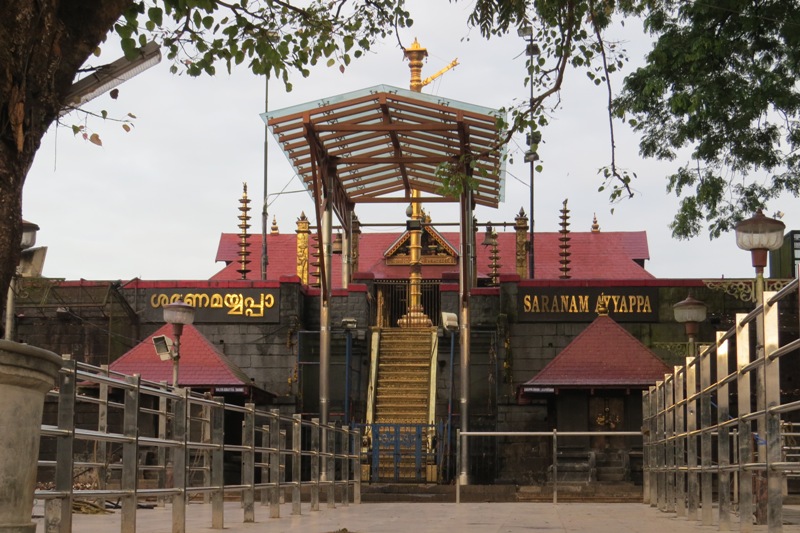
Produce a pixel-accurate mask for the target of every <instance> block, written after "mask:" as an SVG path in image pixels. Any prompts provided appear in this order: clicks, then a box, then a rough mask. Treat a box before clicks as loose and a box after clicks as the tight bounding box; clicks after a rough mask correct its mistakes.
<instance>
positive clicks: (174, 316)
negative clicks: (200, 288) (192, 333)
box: [164, 300, 194, 387]
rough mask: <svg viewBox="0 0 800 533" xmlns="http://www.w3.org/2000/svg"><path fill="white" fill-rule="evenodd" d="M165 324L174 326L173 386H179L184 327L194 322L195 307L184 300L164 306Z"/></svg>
mask: <svg viewBox="0 0 800 533" xmlns="http://www.w3.org/2000/svg"><path fill="white" fill-rule="evenodd" d="M164 322H166V323H167V324H172V334H173V335H175V356H174V357H173V358H172V386H173V387H177V386H178V361H179V360H180V358H181V335H182V334H183V326H186V325H189V324H192V323H193V322H194V307H192V306H191V305H189V304H187V303H186V302H184V301H183V300H178V301H176V302H172V303H171V304H167V305H165V306H164Z"/></svg>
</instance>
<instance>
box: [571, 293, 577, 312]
mask: <svg viewBox="0 0 800 533" xmlns="http://www.w3.org/2000/svg"><path fill="white" fill-rule="evenodd" d="M569 312H570V313H577V312H578V301H577V299H576V298H575V297H574V296H573V297H572V298H570V299H569Z"/></svg>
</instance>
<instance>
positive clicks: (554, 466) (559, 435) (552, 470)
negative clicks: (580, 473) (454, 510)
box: [455, 429, 643, 503]
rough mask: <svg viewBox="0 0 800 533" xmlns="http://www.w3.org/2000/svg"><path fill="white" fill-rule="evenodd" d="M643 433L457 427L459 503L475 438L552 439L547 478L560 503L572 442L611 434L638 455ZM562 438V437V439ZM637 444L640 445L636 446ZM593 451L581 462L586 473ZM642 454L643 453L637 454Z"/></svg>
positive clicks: (554, 495)
mask: <svg viewBox="0 0 800 533" xmlns="http://www.w3.org/2000/svg"><path fill="white" fill-rule="evenodd" d="M642 436H643V435H642V432H640V431H558V430H555V429H554V430H553V431H461V430H456V476H455V478H456V479H455V481H456V503H461V486H462V485H465V484H467V483H468V478H469V477H470V476H469V473H468V472H467V471H466V468H465V467H464V463H463V456H462V453H463V452H462V451H463V450H464V449H465V448H466V447H467V446H468V445H469V444H468V443H469V439H470V438H475V437H484V438H487V437H488V438H498V439H499V438H513V439H517V440H521V439H525V440H527V439H530V440H532V441H536V440H549V441H550V444H549V445H550V449H551V451H552V454H551V455H552V462H551V464H550V467H549V468H548V480H549V483H550V485H551V488H552V490H553V503H558V486H559V465H560V464H561V463H562V461H560V459H561V460H563V459H564V458H563V457H562V452H563V451H564V450H565V448H573V446H572V444H571V443H570V440H571V439H574V438H585V437H612V438H624V439H627V440H629V441H630V444H631V445H630V446H628V447H627V450H628V458H629V459H630V457H631V456H636V455H637V452H636V451H635V450H636V449H637V448H639V449H641V445H642ZM559 439H560V440H559ZM637 445H638V446H637ZM593 454H594V452H593V451H592V450H589V449H587V450H586V451H585V455H586V457H585V459H586V464H585V465H582V468H583V467H585V470H586V471H587V476H591V475H592V474H591V472H592V469H593V466H592V463H593ZM638 455H640V454H638ZM589 481H591V480H590V479H588V478H587V479H585V480H584V482H589Z"/></svg>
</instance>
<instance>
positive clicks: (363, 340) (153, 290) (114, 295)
mask: <svg viewBox="0 0 800 533" xmlns="http://www.w3.org/2000/svg"><path fill="white" fill-rule="evenodd" d="M426 54H427V52H426V51H425V50H424V49H423V48H421V47H419V45H418V43H415V46H412V47H411V48H410V49H408V50H406V57H407V59H408V60H409V65H410V66H411V72H412V83H411V88H412V90H410V91H409V90H406V89H399V88H396V87H390V86H385V85H380V86H375V87H370V88H366V89H363V90H361V91H354V92H352V93H348V94H345V95H338V96H335V97H331V98H326V99H324V100H320V101H315V102H308V103H306V104H302V105H298V106H295V107H292V108H287V109H283V110H276V111H272V112H270V113H268V114H265V116H264V119H265V120H266V121H267V123H268V125H269V127H270V129H271V131H272V133H273V135H275V136H276V138H278V140H279V142H280V143H281V147H282V149H283V151H284V153H285V154H286V156H287V157H288V158H289V160H290V161H291V163H292V165H293V167H294V171H295V173H296V174H297V176H298V178H299V179H300V181H301V182H302V184H303V186H304V187H305V188H306V189H307V190H308V191H309V193H310V194H311V196H312V199H313V206H314V207H313V209H314V212H313V213H302V212H301V213H297V214H296V220H294V221H278V220H276V219H273V221H272V225H271V227H270V228H269V230H265V231H264V232H263V234H257V233H253V232H251V231H250V214H249V212H250V206H249V204H250V200H249V198H248V196H247V189H246V186H245V189H244V191H243V195H242V197H241V199H240V200H239V206H238V215H235V216H236V219H238V227H239V231H238V232H236V233H223V234H222V236H221V238H220V241H219V246H218V249H217V254H216V258H215V259H216V261H217V262H218V263H220V270H219V271H218V272H217V273H216V274H215V275H214V276H212V277H211V279H209V280H179V281H158V280H142V279H133V280H122V281H113V282H109V281H98V280H95V281H88V280H61V279H48V278H43V277H41V276H32V277H26V278H23V279H22V280H21V282H20V289H19V290H18V294H17V298H16V307H15V312H14V316H13V317H11V318H12V321H13V323H14V325H15V326H16V333H15V336H16V339H15V340H18V341H22V342H28V343H30V344H33V345H35V346H39V347H41V348H45V349H48V350H52V351H54V352H56V353H61V354H71V355H72V357H73V358H75V359H78V360H80V361H83V362H86V363H89V364H93V365H110V367H111V368H112V369H114V370H124V371H125V372H137V373H140V374H143V375H145V374H146V373H147V374H146V375H147V376H149V378H148V379H152V380H159V381H166V380H168V376H169V372H170V363H169V361H160V360H158V358H157V353H156V346H155V344H154V340H155V339H156V338H158V337H169V336H170V330H169V328H167V327H166V326H165V318H164V308H165V306H168V305H170V304H174V303H176V302H178V301H181V302H183V303H184V304H185V305H187V306H189V307H191V308H193V310H194V318H193V324H192V325H191V326H188V327H187V331H186V335H187V339H189V340H187V342H186V343H185V344H184V346H183V348H182V350H181V354H180V361H181V365H183V367H185V369H186V372H187V373H186V374H184V375H183V377H182V378H181V374H178V375H177V379H174V381H176V382H177V384H179V385H187V386H192V387H197V388H199V389H202V390H203V391H208V392H209V393H212V394H223V395H224V396H225V398H226V401H229V402H239V403H244V402H245V401H255V402H257V403H259V404H260V405H270V406H272V407H275V408H279V409H281V410H282V411H283V412H285V413H287V414H288V413H293V414H295V413H299V414H302V415H303V416H304V417H315V418H319V419H320V421H321V422H322V423H326V422H334V423H342V424H347V425H357V426H360V427H361V428H362V434H363V436H364V440H363V447H364V452H365V458H366V461H365V462H364V463H363V464H362V471H361V475H362V478H363V479H365V480H369V481H394V482H414V483H420V482H427V483H450V482H451V481H452V480H453V479H454V478H455V477H456V476H457V475H459V476H465V477H468V478H469V479H470V480H471V481H472V482H474V483H509V484H512V483H513V484H518V485H530V484H536V483H546V482H547V481H548V479H550V478H549V477H548V476H549V475H550V473H549V471H548V465H551V464H552V463H553V461H552V459H553V458H552V448H551V446H550V445H549V442H550V441H549V439H543V440H542V441H541V442H540V443H537V444H535V445H533V447H532V446H531V443H530V441H529V440H524V439H517V438H514V437H504V438H500V439H497V438H494V439H490V438H476V439H474V440H471V441H470V445H469V447H462V449H461V453H462V457H461V458H462V461H461V465H462V468H463V470H462V471H461V472H456V471H455V466H454V465H455V464H456V463H457V462H456V460H455V453H456V447H455V431H456V429H461V430H480V431H541V432H552V431H554V430H565V429H566V430H570V431H586V432H589V431H597V430H599V429H602V430H604V431H623V430H626V429H627V430H638V429H639V427H640V426H641V417H642V409H641V392H642V390H646V389H647V388H648V387H649V386H652V385H653V384H654V383H655V382H656V381H658V380H659V379H660V378H661V379H663V376H664V374H665V373H668V372H670V371H671V369H672V367H673V366H674V365H675V364H682V363H683V362H684V361H685V359H686V357H687V355H688V354H689V351H690V343H689V342H688V340H687V337H686V334H685V329H684V325H683V324H680V323H678V322H676V320H675V315H674V311H673V306H674V305H675V304H677V303H679V302H682V301H684V300H685V299H686V298H687V296H689V295H691V296H692V297H693V298H695V299H697V300H700V301H702V302H703V303H704V304H705V306H706V307H707V309H708V314H707V319H706V320H705V321H703V322H702V323H700V324H699V325H698V332H697V334H696V335H695V338H696V340H697V342H699V343H703V342H711V341H713V339H714V331H715V330H725V329H727V328H729V327H730V326H731V325H732V323H733V320H734V316H735V314H736V313H739V312H749V311H750V310H751V309H752V308H753V305H754V300H753V295H754V281H753V280H752V279H749V280H735V279H713V280H703V279H658V278H656V277H655V276H653V275H652V274H651V273H650V272H648V270H647V261H648V260H649V249H648V242H647V236H646V234H645V232H643V231H630V232H606V231H603V230H602V227H601V224H600V223H599V222H598V221H597V220H595V221H594V223H593V224H592V225H591V227H588V228H584V229H579V230H578V231H574V230H573V229H571V228H570V223H569V219H570V212H569V209H568V203H567V201H566V200H565V201H564V202H563V204H561V205H562V207H561V209H560V211H558V216H559V218H560V221H561V229H560V231H558V232H552V233H546V232H536V233H535V234H534V233H532V232H530V220H529V218H528V213H526V212H525V211H524V209H522V208H521V209H520V210H519V211H518V212H517V214H516V216H515V217H514V219H513V220H495V219H492V222H490V221H488V220H475V219H474V208H475V206H476V205H483V206H487V207H491V208H497V207H498V206H499V205H500V203H501V202H502V201H504V198H503V193H502V192H503V190H504V187H503V179H504V167H503V165H504V158H503V154H502V153H499V152H498V150H497V148H496V147H497V146H498V141H499V139H500V137H501V132H499V131H498V129H497V112H496V111H495V110H491V109H488V108H484V107H481V106H475V105H471V104H466V103H463V102H456V101H451V100H448V99H445V98H441V97H432V96H429V95H426V94H422V93H420V92H419V90H420V88H421V87H422V85H423V83H424V81H425V80H421V78H420V70H421V66H422V59H423V58H424V55H426ZM442 173H444V174H445V175H446V180H444V179H443V178H442ZM445 181H446V183H445ZM233 201H235V199H232V201H231V203H233ZM448 202H449V203H454V204H457V205H458V206H459V219H458V220H457V221H451V220H447V221H446V220H441V221H439V220H433V219H432V218H431V216H430V215H429V214H428V213H427V212H426V206H428V205H429V204H433V203H448ZM361 203H372V204H377V205H384V204H389V203H394V204H400V205H402V206H404V207H405V206H407V209H406V217H405V218H404V219H400V220H394V221H391V222H393V223H396V224H397V226H395V227H397V228H399V229H397V230H393V229H387V227H380V226H379V225H376V226H375V227H370V223H369V222H368V221H364V222H362V221H360V220H359V218H358V216H357V213H356V206H357V205H358V204H361ZM515 211H516V208H515ZM231 212H232V216H231V218H232V220H233V219H234V213H235V210H234V209H233V207H231ZM334 215H335V217H336V220H335V221H334ZM539 216H543V215H541V214H537V217H539ZM553 216H556V210H555V209H554V212H553ZM382 222H383V223H385V222H386V221H382ZM384 226H385V224H384ZM367 229H369V231H367ZM376 230H377V231H376ZM785 248H786V250H782V251H780V253H781V254H783V255H781V256H780V258H779V259H778V260H773V262H772V265H773V267H774V269H775V270H774V271H773V276H772V277H770V278H768V279H767V280H766V284H767V289H768V290H774V289H775V288H778V287H781V286H783V285H784V284H785V283H786V282H787V279H786V278H789V277H792V276H793V275H794V274H793V272H794V271H795V268H796V263H792V260H786V257H787V254H789V255H791V254H792V253H795V252H796V240H794V233H790V234H789V235H787V243H786V245H785ZM776 257H777V256H776ZM793 257H794V261H795V262H796V260H797V256H793ZM262 258H263V260H262ZM211 260H212V258H209V261H211ZM787 264H790V265H789V267H786V265H787ZM781 305H785V307H784V308H783V309H782V313H784V314H785V316H789V317H792V316H793V317H794V319H793V320H792V319H790V320H787V321H786V323H785V324H786V326H785V327H784V329H783V330H782V333H781V334H782V335H785V336H786V339H793V338H797V336H798V320H797V302H789V303H787V304H783V303H782V304H781ZM190 369H191V373H189V372H190ZM789 375H791V374H789ZM785 385H786V391H787V394H795V395H797V396H798V397H799V398H798V399H800V393H797V392H794V391H797V390H798V389H797V387H796V386H792V385H791V384H788V383H787V384H785ZM782 388H783V387H782ZM641 446H642V445H641V438H640V439H638V440H637V439H633V438H626V437H607V436H606V437H603V438H600V437H587V438H579V439H576V440H574V441H571V442H570V444H569V447H570V452H571V453H572V457H573V458H575V461H574V463H575V464H574V465H573V467H574V469H573V472H574V476H577V477H579V478H581V480H583V481H597V482H601V481H603V480H604V479H603V478H604V476H605V479H610V477H615V479H616V478H618V480H621V481H625V482H630V483H635V482H636V481H637V467H636V465H637V457H638V458H640V457H641ZM398 450H399V452H398ZM639 464H640V460H639ZM567 471H569V469H566V470H563V471H562V472H567ZM581 476H583V477H581ZM609 476H610V477H609Z"/></svg>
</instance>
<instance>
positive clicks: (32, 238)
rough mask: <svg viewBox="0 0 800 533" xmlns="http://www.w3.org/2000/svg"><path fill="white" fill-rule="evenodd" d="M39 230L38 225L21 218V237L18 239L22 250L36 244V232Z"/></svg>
mask: <svg viewBox="0 0 800 533" xmlns="http://www.w3.org/2000/svg"><path fill="white" fill-rule="evenodd" d="M37 231H39V226H38V225H36V224H34V223H33V222H28V221H27V220H25V219H23V220H22V239H20V243H19V247H20V249H22V250H27V249H28V248H32V247H33V245H34V244H36V232H37Z"/></svg>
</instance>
